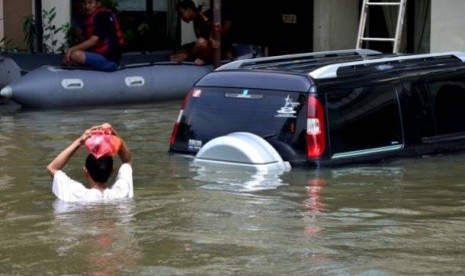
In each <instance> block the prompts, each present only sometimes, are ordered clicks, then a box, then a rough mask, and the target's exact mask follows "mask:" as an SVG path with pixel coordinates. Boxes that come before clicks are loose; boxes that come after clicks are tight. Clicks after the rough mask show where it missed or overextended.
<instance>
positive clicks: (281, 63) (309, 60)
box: [216, 49, 382, 71]
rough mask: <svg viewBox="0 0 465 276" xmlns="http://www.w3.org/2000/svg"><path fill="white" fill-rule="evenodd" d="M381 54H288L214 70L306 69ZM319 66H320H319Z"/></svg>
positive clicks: (357, 51)
mask: <svg viewBox="0 0 465 276" xmlns="http://www.w3.org/2000/svg"><path fill="white" fill-rule="evenodd" d="M381 54H382V53H381V52H378V51H375V50H370V49H348V50H335V51H324V52H313V53H303V54H288V55H280V56H272V57H262V58H253V59H243V60H236V61H232V62H229V63H227V64H225V65H223V66H220V67H218V68H217V69H216V70H217V71H220V70H230V69H239V68H241V69H245V68H247V69H267V68H268V69H269V68H274V69H276V68H283V67H288V66H292V67H293V68H292V69H294V70H295V69H296V67H299V66H301V67H308V66H309V65H314V64H315V63H318V62H322V61H326V63H324V64H327V63H328V61H327V60H328V59H333V60H338V59H339V60H344V59H352V58H358V59H359V58H363V57H366V56H373V55H381ZM320 66H321V65H320Z"/></svg>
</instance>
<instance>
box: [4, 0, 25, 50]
mask: <svg viewBox="0 0 465 276" xmlns="http://www.w3.org/2000/svg"><path fill="white" fill-rule="evenodd" d="M0 1H1V2H2V7H0V8H3V22H2V23H3V24H2V27H3V35H2V38H5V39H7V40H11V43H12V46H14V47H18V48H22V49H24V48H26V43H24V33H23V23H24V18H25V17H26V16H28V15H31V10H32V8H31V7H32V4H31V0H15V1H14V3H15V5H12V2H13V0H0ZM7 1H8V3H7Z"/></svg>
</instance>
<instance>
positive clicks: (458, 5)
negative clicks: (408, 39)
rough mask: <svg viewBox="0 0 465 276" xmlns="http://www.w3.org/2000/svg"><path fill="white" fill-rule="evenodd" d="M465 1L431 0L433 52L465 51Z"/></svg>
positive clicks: (431, 48)
mask: <svg viewBox="0 0 465 276" xmlns="http://www.w3.org/2000/svg"><path fill="white" fill-rule="evenodd" d="M464 11H465V1H463V0H447V1H444V0H431V42H430V43H431V47H430V51H431V52H442V51H465V16H464V14H463V12H464Z"/></svg>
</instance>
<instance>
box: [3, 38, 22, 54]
mask: <svg viewBox="0 0 465 276" xmlns="http://www.w3.org/2000/svg"><path fill="white" fill-rule="evenodd" d="M0 52H18V48H16V47H14V46H13V42H12V41H11V39H8V38H6V37H4V38H2V39H1V40H0Z"/></svg>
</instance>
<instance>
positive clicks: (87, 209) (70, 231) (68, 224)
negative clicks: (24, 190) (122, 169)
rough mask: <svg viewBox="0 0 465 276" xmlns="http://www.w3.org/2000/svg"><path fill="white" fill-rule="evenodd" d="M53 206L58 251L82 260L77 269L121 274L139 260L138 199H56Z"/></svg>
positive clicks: (65, 256) (94, 272)
mask: <svg viewBox="0 0 465 276" xmlns="http://www.w3.org/2000/svg"><path fill="white" fill-rule="evenodd" d="M53 207H54V216H55V220H54V224H53V226H54V227H53V228H52V229H51V231H52V232H53V234H54V235H55V236H56V239H57V248H56V254H57V256H58V257H59V258H64V259H69V260H70V261H71V260H74V262H76V263H77V264H78V266H77V267H76V270H75V271H74V273H81V272H83V271H86V272H87V273H88V274H93V275H118V274H119V273H120V272H121V271H127V270H128V269H130V268H132V267H134V266H135V265H136V264H137V260H138V257H139V255H140V247H139V246H138V242H137V240H136V237H135V228H134V202H132V201H121V202H116V203H111V204H89V203H88V204H70V203H65V202H63V201H60V200H55V202H54V205H53ZM78 268H79V269H78ZM69 271H70V270H68V272H69Z"/></svg>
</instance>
